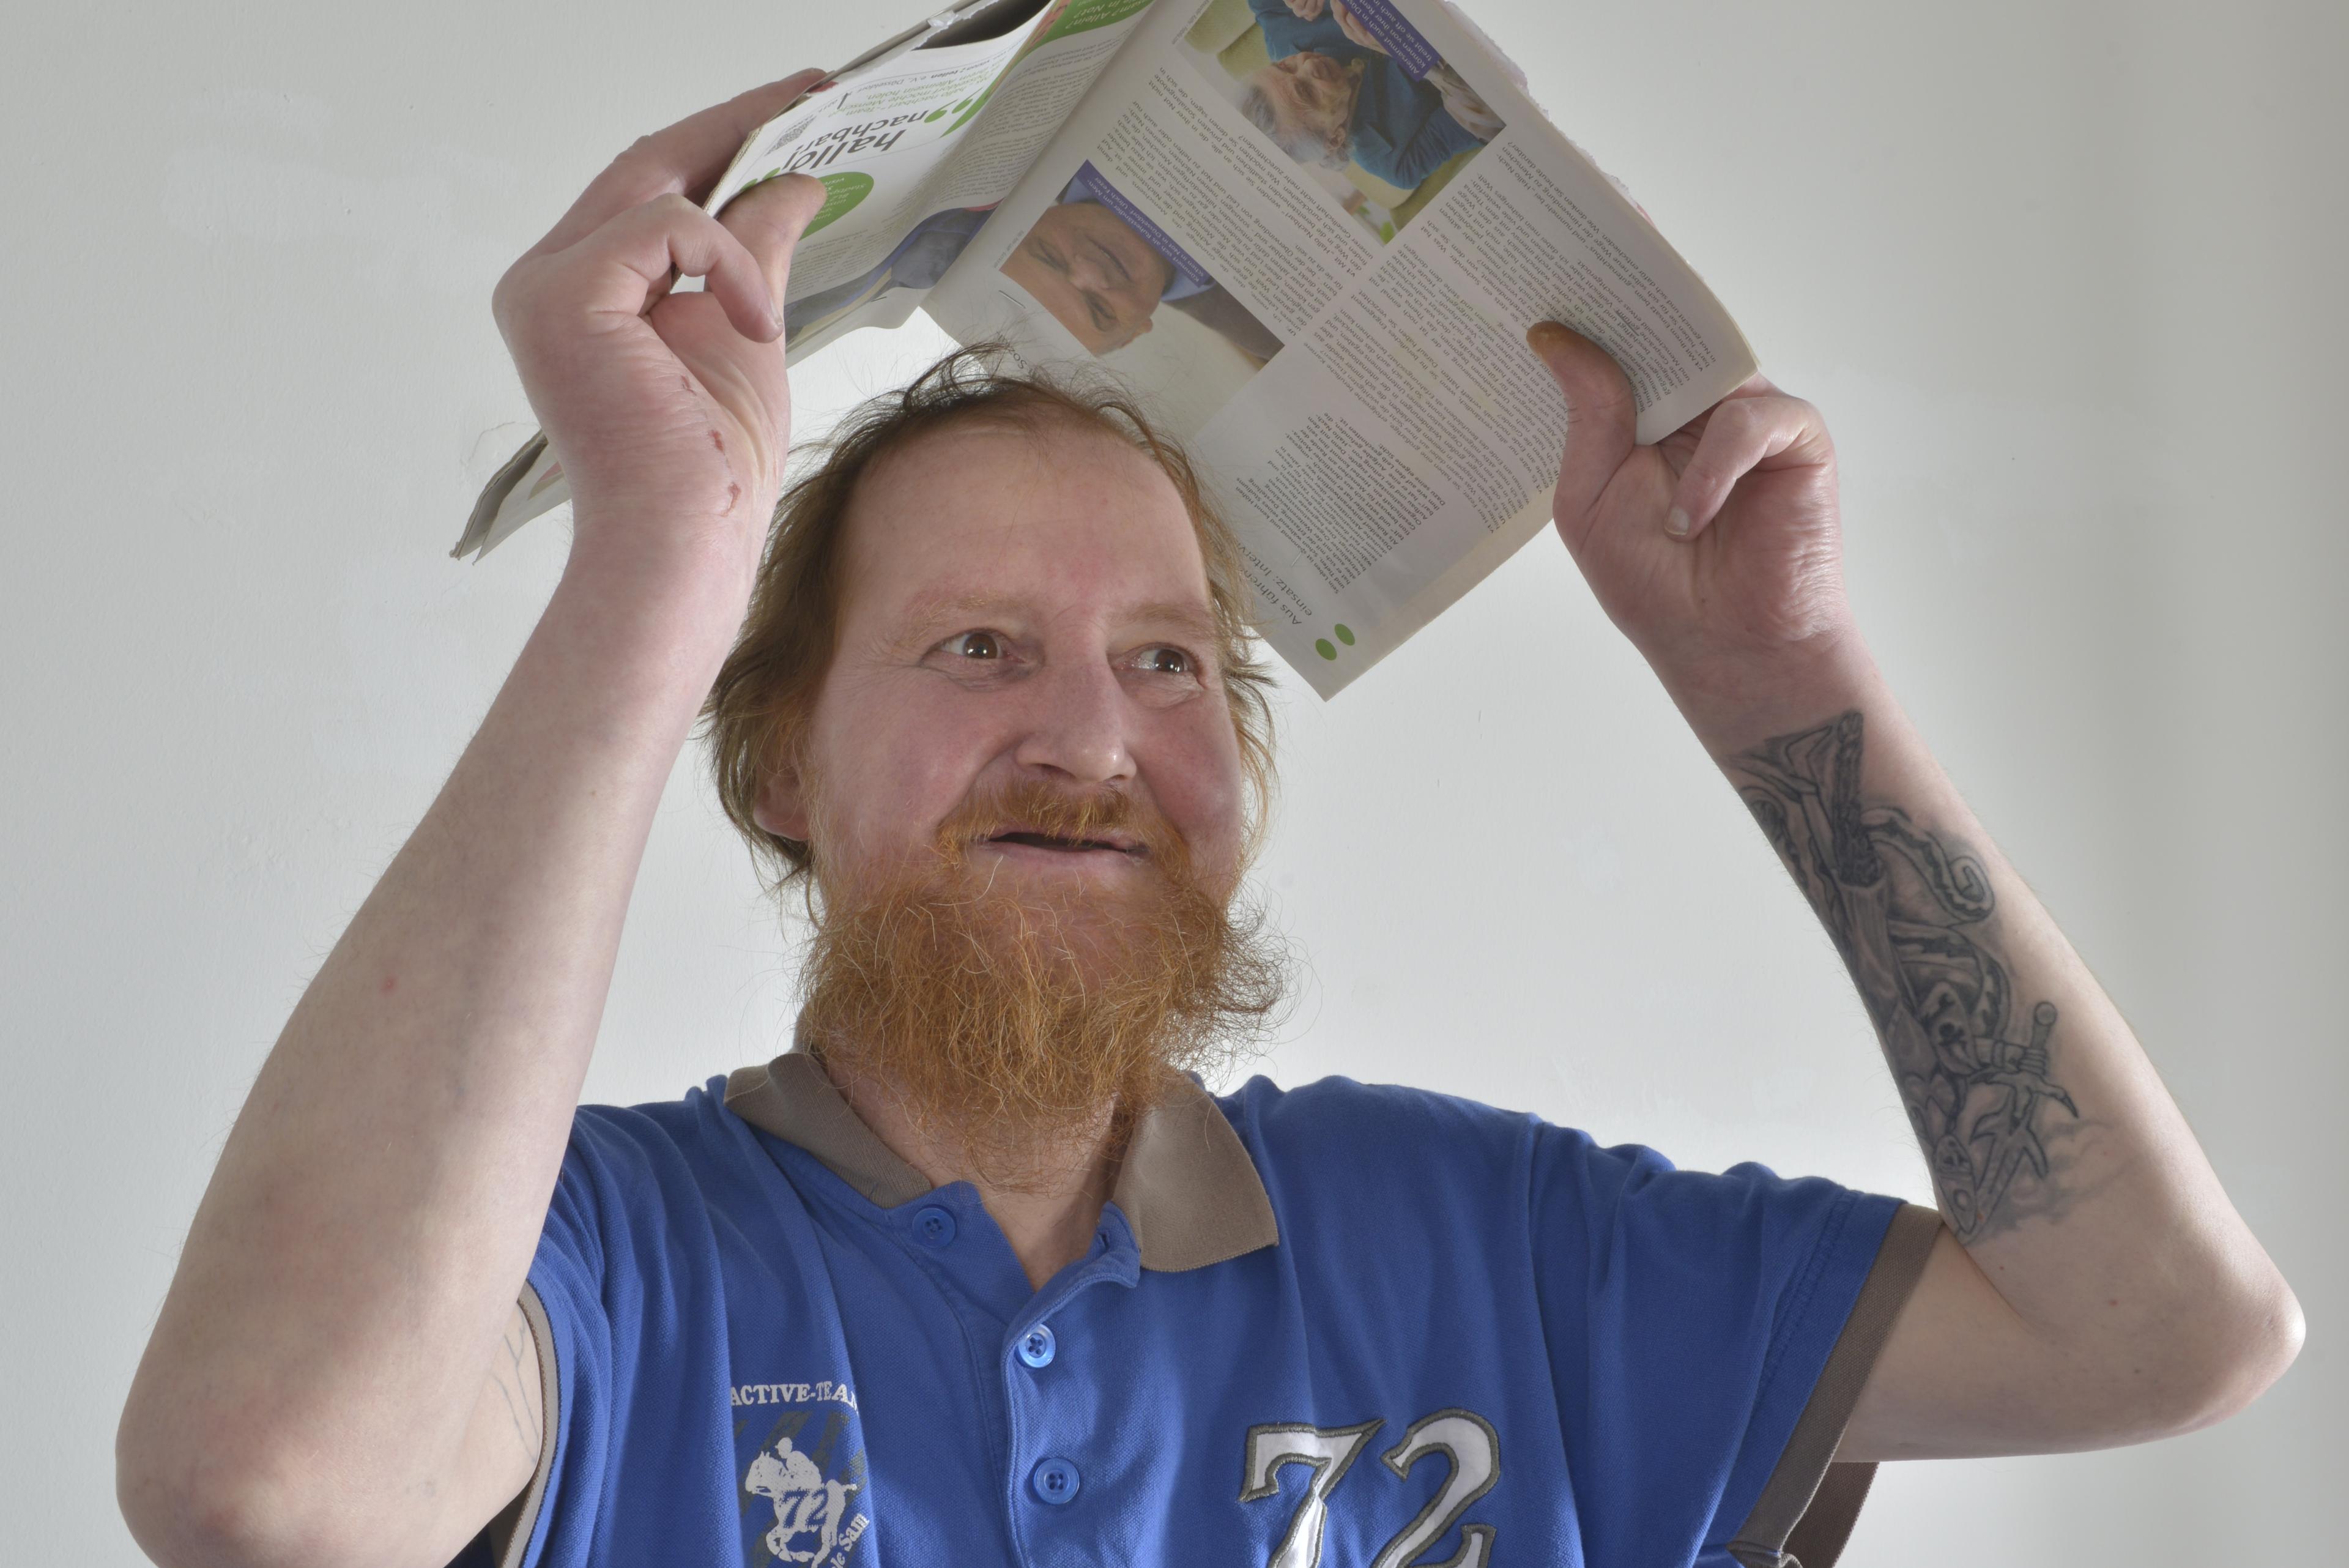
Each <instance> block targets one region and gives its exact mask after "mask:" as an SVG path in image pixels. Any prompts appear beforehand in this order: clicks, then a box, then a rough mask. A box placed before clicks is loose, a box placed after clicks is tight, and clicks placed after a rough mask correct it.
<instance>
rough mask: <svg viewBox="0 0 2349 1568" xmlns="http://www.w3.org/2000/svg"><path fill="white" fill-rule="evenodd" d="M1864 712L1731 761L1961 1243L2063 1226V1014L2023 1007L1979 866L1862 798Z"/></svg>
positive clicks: (2066, 1104)
mask: <svg viewBox="0 0 2349 1568" xmlns="http://www.w3.org/2000/svg"><path fill="white" fill-rule="evenodd" d="M1865 747H1866V729H1865V725H1864V723H1863V721H1862V718H1861V715H1860V713H1859V711H1858V710H1857V709H1854V710H1852V711H1849V712H1847V713H1844V714H1841V715H1839V716H1838V717H1837V718H1835V719H1832V720H1830V721H1828V722H1826V723H1824V724H1821V725H1819V726H1817V727H1816V728H1815V729H1809V730H1803V731H1799V732H1795V733H1794V734H1790V735H1780V736H1778V737H1776V738H1775V739H1774V740H1770V741H1766V742H1764V743H1763V744H1761V745H1760V746H1757V747H1755V748H1754V750H1752V751H1750V752H1747V753H1744V754H1743V755H1741V756H1739V757H1737V758H1736V759H1735V760H1734V763H1733V766H1734V768H1735V770H1736V774H1737V776H1738V781H1739V783H1738V791H1739V793H1740V794H1742V795H1744V799H1745V804H1746V806H1747V808H1748V809H1749V810H1751V811H1752V812H1753V814H1754V821H1755V822H1756V823H1758V824H1759V825H1760V826H1761V828H1762V831H1763V833H1764V835H1766V836H1768V837H1769V840H1770V843H1771V845H1772V846H1773V847H1774V848H1775V849H1776V850H1777V852H1778V857H1779V858H1780V859H1781V860H1783V861H1784V862H1785V865H1786V868H1787V869H1788V870H1789V871H1791V872H1793V873H1794V877H1795V883H1796V884H1797V885H1798V886H1799V887H1800V888H1802V891H1803V896H1804V897H1805V898H1807V899H1809V900H1810V905H1811V908H1812V909H1815V910H1816V911H1817V913H1818V916H1819V919H1821V920H1823V921H1824V922H1826V928H1827V931H1828V934H1829V935H1831V936H1832V937H1833V938H1834V939H1835V943H1836V946H1837V949H1838V950H1840V951H1841V952H1842V953H1843V957H1844V961H1845V963H1846V964H1847V965H1848V966H1849V967H1850V970H1851V973H1852V978H1853V980H1854V981H1857V984H1858V986H1859V992H1860V995H1861V997H1862V999H1863V1000H1864V1001H1865V1002H1867V1004H1868V1015H1869V1017H1870V1018H1871V1019H1873V1020H1874V1022H1875V1023H1876V1028H1877V1033H1878V1035H1879V1036H1880V1037H1881V1039H1882V1040H1883V1043H1884V1050H1885V1054H1886V1055H1887V1056H1888V1057H1889V1060H1890V1062H1891V1065H1892V1073H1893V1076H1894V1078H1895V1079H1896V1080H1897V1081H1898V1083H1899V1089H1900V1099H1901V1103H1902V1105H1903V1106H1905V1107H1906V1108H1907V1110H1908V1112H1909V1125H1910V1126H1911V1127H1913V1128H1914V1129H1915V1131H1916V1134H1917V1138H1918V1141H1919V1142H1920V1144H1922V1145H1923V1146H1924V1149H1925V1156H1926V1159H1927V1161H1928V1162H1929V1163H1930V1166H1931V1168H1932V1173H1933V1185H1934V1188H1935V1190H1936V1191H1937V1192H1938V1193H1939V1194H1940V1201H1941V1211H1942V1213H1943V1214H1944V1215H1945V1216H1946V1217H1947V1219H1948V1220H1949V1222H1950V1229H1951V1231H1954V1232H1955V1233H1956V1235H1957V1238H1958V1240H1959V1241H1964V1242H1969V1243H1971V1242H1974V1241H1982V1240H1983V1239H1984V1238H1986V1237H1989V1236H1992V1235H1996V1234H1998V1233H2000V1232H2001V1231H2006V1230H2008V1229H2011V1228H2012V1227H2013V1225H2014V1224H2015V1223H2017V1222H2018V1221H2019V1220H2021V1219H2022V1218H2023V1216H2024V1215H2025V1214H2027V1213H2033V1212H2041V1213H2052V1212H2054V1210H2055V1208H2056V1207H2057V1202H2058V1199H2060V1198H2061V1196H2062V1181H2061V1174H2062V1173H2061V1171H2060V1169H2059V1168H2058V1165H2057V1162H2056V1161H2054V1160H2053V1159H2051V1158H2050V1154H2049V1151H2048V1147H2047V1145H2046V1142H2045V1141H2044V1128H2045V1127H2047V1126H2049V1125H2052V1124H2051V1117H2052V1116H2053V1113H2052V1112H2050V1111H2049V1110H2048V1106H2051V1105H2053V1106H2060V1107H2062V1109H2063V1110H2064V1111H2065V1112H2067V1113H2069V1114H2070V1115H2071V1116H2073V1117H2074V1118H2075V1119H2076V1118H2077V1117H2078V1116H2079V1114H2080V1112H2079V1107H2078V1106H2075V1105H2074V1104H2073V1102H2072V1096H2070V1095H2069V1094H2068V1093H2067V1092H2065V1090H2064V1088H2063V1087H2062V1085H2059V1084H2057V1083H2056V1082H2055V1081H2054V1079H2053V1078H2051V1077H2050V1076H2048V1063H2049V1056H2050V1053H2051V1051H2052V1050H2053V1049H2054V1035H2055V1026H2056V1023H2057V1012H2056V1009H2055V1004H2054V1002H2047V1001H2041V1002H2036V1003H2032V1004H2029V1005H2025V1004H2023V1003H2022V1002H2019V1001H2018V1000H2017V999H2016V998H2015V996H2014V988H2013V979H2012V977H2011V976H2010V974H2009V973H2008V971H2007V966H2006V963H2005V961H2004V959H2003V957H2002V955H2001V954H2000V952H1999V951H1998V950H1997V948H1996V945H1995V943H1994V941H1993V940H1992V935H1991V933H1990V930H1989V928H1988V921H1989V920H1990V918H1991V916H1992V913H1993V911H1994V910H1995V909H1997V903H1998V900H1997V895H1996V894H1995V893H1994V892H1993V891H1992V888H1991V883H1990V873H1989V870H1988V868H1987V867H1984V866H1983V864H1982V861H1981V860H1979V859H1977V858H1976V857H1974V856H1972V855H1971V854H1969V853H1968V852H1967V851H1966V849H1965V848H1964V847H1963V846H1961V845H1958V844H1955V843H1953V842H1951V840H1950V839H1948V838H1946V837H1944V836H1941V835H1940V834H1935V833H1930V832H1927V831H1925V830H1923V829H1921V828H1920V827H1918V826H1917V825H1916V824H1915V823H1914V822H1912V821H1911V820H1910V819H1909V814H1908V813H1907V812H1905V811H1903V810H1902V809H1901V808H1900V807H1899V806H1897V805H1884V804H1880V803H1878V804H1871V803H1870V802H1869V801H1868V799H1867V797H1866V796H1865V795H1864V794H1862V793H1861V789H1860V778H1861V770H1862V764H1863V762H1864V760H1865V758H1864V753H1865Z"/></svg>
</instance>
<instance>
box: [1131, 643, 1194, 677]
mask: <svg viewBox="0 0 2349 1568" xmlns="http://www.w3.org/2000/svg"><path fill="white" fill-rule="evenodd" d="M1142 668H1143V670H1145V671H1147V672H1148V673H1150V674H1152V675H1189V674H1192V673H1194V672H1195V671H1194V667H1193V665H1192V662H1191V656H1190V655H1189V654H1188V653H1185V652H1184V651H1183V649H1179V648H1173V647H1166V646H1161V647H1158V648H1154V649H1148V650H1147V651H1145V652H1144V653H1143V656H1142Z"/></svg>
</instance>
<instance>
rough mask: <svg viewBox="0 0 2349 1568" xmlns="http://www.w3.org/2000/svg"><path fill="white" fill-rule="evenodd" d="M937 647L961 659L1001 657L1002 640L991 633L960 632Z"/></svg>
mask: <svg viewBox="0 0 2349 1568" xmlns="http://www.w3.org/2000/svg"><path fill="white" fill-rule="evenodd" d="M938 646H939V647H941V648H943V649H946V651H947V652H948V653H951V654H955V655H957V656H958V657H960V658H963V659H1000V658H1002V657H1003V639H1001V638H999V637H998V636H996V635H995V634H994V633H993V632H991V631H966V632H960V633H957V635H955V636H953V637H950V638H948V639H946V641H944V642H943V643H940V644H939V645H938Z"/></svg>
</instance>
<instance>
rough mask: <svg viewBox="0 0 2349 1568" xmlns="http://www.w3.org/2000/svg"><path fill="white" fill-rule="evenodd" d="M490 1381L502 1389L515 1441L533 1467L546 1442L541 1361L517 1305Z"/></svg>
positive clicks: (500, 1341) (509, 1319)
mask: <svg viewBox="0 0 2349 1568" xmlns="http://www.w3.org/2000/svg"><path fill="white" fill-rule="evenodd" d="M490 1381H491V1382H492V1383H495V1384H496V1385H497V1386H498V1392H499V1394H501V1395H502V1396H503V1397H504V1398H505V1402H506V1417H507V1418H508V1419H509V1420H511V1421H512V1423H513V1435H514V1440H515V1441H516V1442H518V1443H520V1444H521V1445H522V1449H523V1452H524V1453H526V1454H528V1455H529V1456H530V1462H531V1463H532V1464H533V1465H534V1464H536V1463H538V1451H539V1446H540V1444H541V1443H542V1442H543V1440H544V1435H543V1432H542V1431H541V1426H542V1424H543V1418H544V1417H543V1414H542V1412H541V1410H540V1404H541V1400H540V1392H539V1382H538V1358H537V1357H536V1356H535V1355H533V1354H532V1349H531V1332H530V1323H529V1320H528V1319H526V1318H524V1317H523V1313H522V1308H521V1307H519V1306H517V1307H515V1308H514V1310H513V1315H512V1317H510V1318H508V1319H507V1320H506V1331H505V1333H504V1334H503V1335H502V1336H501V1337H500V1339H499V1341H498V1359H497V1361H496V1362H495V1363H494V1364H493V1365H492V1366H491V1368H490Z"/></svg>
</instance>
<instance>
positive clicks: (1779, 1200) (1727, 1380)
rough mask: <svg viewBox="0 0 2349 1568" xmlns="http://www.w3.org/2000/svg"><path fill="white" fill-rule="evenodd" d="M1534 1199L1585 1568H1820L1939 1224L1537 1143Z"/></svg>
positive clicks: (1815, 1186) (1742, 1174)
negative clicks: (1867, 1415) (1876, 1376)
mask: <svg viewBox="0 0 2349 1568" xmlns="http://www.w3.org/2000/svg"><path fill="white" fill-rule="evenodd" d="M1533 1183H1534V1189H1533V1194H1532V1198H1533V1215H1532V1218H1533V1222H1534V1233H1535V1236H1536V1239H1537V1241H1536V1258H1535V1270H1536V1279H1537V1290H1538V1291H1539V1293H1540V1296H1541V1311H1542V1317H1543V1329H1544V1333H1545V1334H1546V1335H1547V1340H1548V1344H1549V1349H1550V1370H1551V1376H1552V1378H1553V1380H1554V1382H1555V1384H1556V1391H1557V1406H1558V1412H1559V1423H1560V1426H1561V1428H1562V1437H1563V1438H1564V1442H1565V1446H1566V1449H1567V1451H1568V1464H1569V1467H1570V1469H1571V1472H1572V1473H1573V1475H1574V1477H1575V1484H1576V1500H1577V1504H1578V1513H1579V1515H1580V1520H1581V1526H1582V1534H1583V1545H1584V1549H1585V1552H1586V1554H1587V1556H1588V1560H1589V1561H1591V1562H1594V1563H1597V1562H1624V1563H1647V1562H1679V1563H1696V1564H1700V1565H1702V1568H1731V1565H1732V1564H1737V1565H1742V1568H1765V1565H1766V1568H1784V1565H1785V1564H1787V1563H1789V1562H1790V1559H1789V1557H1788V1552H1789V1542H1790V1541H1795V1540H1796V1538H1797V1537H1798V1536H1799V1537H1800V1543H1801V1544H1803V1545H1804V1546H1806V1551H1805V1552H1803V1554H1802V1555H1801V1557H1800V1562H1801V1564H1802V1568H1826V1565H1827V1564H1829V1563H1832V1562H1833V1560H1834V1556H1835V1553H1836V1552H1839V1551H1840V1550H1841V1547H1842V1541H1843V1536H1844V1535H1846V1534H1847V1533H1848V1532H1849V1528H1850V1523H1851V1520H1852V1517H1853V1516H1855V1515H1856V1514H1857V1509H1858V1504H1859V1501H1860V1498H1861V1496H1862V1495H1864V1493H1865V1490H1866V1487H1867V1482H1868V1477H1869V1474H1870V1473H1872V1472H1871V1470H1870V1469H1868V1467H1860V1466H1837V1465H1834V1464H1833V1463H1832V1460H1833V1457H1834V1451H1835V1445H1836V1441H1837V1438H1839V1437H1840V1435H1841V1433H1842V1429H1843V1426H1844V1423H1845V1421H1846V1420H1847V1418H1848V1417H1849V1415H1850V1411H1851V1406H1852V1403H1853V1401H1854V1400H1856V1399H1857V1396H1858V1392H1859V1388H1860V1386H1862V1385H1863V1384H1864V1383H1865V1382H1866V1380H1867V1375H1868V1368H1869V1366H1871V1365H1872V1364H1873V1362H1874V1359H1875V1354H1876V1351H1877V1349H1878V1347H1880V1345H1881V1344H1882V1340H1883V1335H1884V1333H1885V1332H1886V1331H1887V1330H1889V1327H1890V1324H1891V1320H1892V1317H1893V1315H1894V1314H1896V1313H1897V1312H1898V1310H1899V1305H1900V1303H1902V1302H1903V1301H1905V1300H1906V1299H1907V1296H1908V1293H1909V1289H1910V1288H1911V1287H1913V1286H1914V1284H1915V1282H1916V1278H1917V1275H1918V1273H1919V1272H1920V1271H1921V1269H1922V1267H1923V1263H1924V1254H1925V1252H1926V1251H1929V1250H1930V1246H1931V1242H1932V1238H1933V1235H1934V1234H1935V1233H1937V1232H1938V1230H1939V1225H1940V1220H1939V1216H1938V1215H1936V1214H1934V1213H1933V1211H1932V1210H1924V1209H1919V1208H1917V1207H1916V1206H1914V1205H1907V1204H1903V1203H1902V1202H1901V1201H1900V1200H1899V1199H1895V1198H1889V1197H1884V1196H1879V1195H1876V1194H1870V1193H1864V1192H1859V1191H1856V1190H1854V1189H1850V1188H1847V1187H1842V1186H1839V1185H1837V1183H1835V1182H1832V1181H1828V1180H1826V1179H1821V1178H1817V1177H1810V1178H1804V1179H1793V1180H1789V1179H1782V1178H1780V1177H1778V1176H1776V1175H1775V1174H1774V1173H1773V1172H1771V1171H1770V1170H1768V1169H1767V1168H1764V1167H1762V1166H1759V1165H1750V1164H1749V1165H1739V1166H1735V1167H1733V1168H1730V1169H1729V1170H1727V1171H1724V1172H1723V1173H1721V1174H1719V1175H1711V1174H1706V1173H1702V1172H1695V1171H1681V1170H1676V1169H1674V1168H1672V1166H1671V1162H1670V1161H1668V1160H1666V1159H1665V1158H1663V1157H1662V1156H1661V1155H1659V1154H1657V1153H1656V1152H1655V1151H1654V1150H1652V1149H1648V1148H1643V1147H1638V1146H1636V1145H1625V1146H1621V1147H1614V1148H1601V1147H1598V1146H1596V1145H1595V1144H1594V1143H1593V1142H1592V1141H1591V1140H1590V1139H1589V1138H1588V1137H1587V1136H1585V1135H1583V1134H1581V1133H1578V1132H1575V1131H1572V1130H1570V1129H1567V1128H1561V1127H1547V1126H1545V1127H1543V1128H1542V1130H1541V1133H1540V1135H1539V1137H1538V1138H1537V1148H1536V1153H1535V1159H1534V1170H1533ZM1863 1308H1865V1310H1864V1311H1863V1310H1861V1309H1863ZM1830 1471H1834V1472H1837V1473H1836V1474H1833V1475H1831V1474H1830ZM1815 1511H1816V1512H1818V1513H1819V1515H1820V1519H1819V1521H1818V1525H1817V1527H1816V1528H1813V1521H1810V1520H1809V1519H1808V1518H1807V1517H1806V1516H1807V1515H1810V1514H1812V1513H1813V1512H1815ZM1837 1519H1839V1521H1840V1528H1839V1529H1837V1528H1835V1523H1836V1521H1837Z"/></svg>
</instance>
